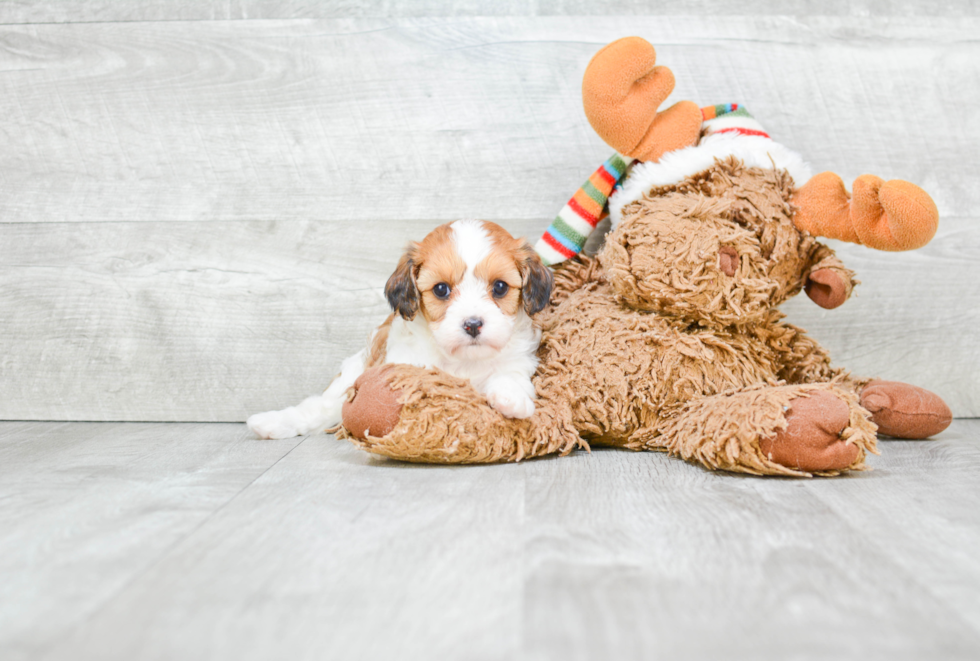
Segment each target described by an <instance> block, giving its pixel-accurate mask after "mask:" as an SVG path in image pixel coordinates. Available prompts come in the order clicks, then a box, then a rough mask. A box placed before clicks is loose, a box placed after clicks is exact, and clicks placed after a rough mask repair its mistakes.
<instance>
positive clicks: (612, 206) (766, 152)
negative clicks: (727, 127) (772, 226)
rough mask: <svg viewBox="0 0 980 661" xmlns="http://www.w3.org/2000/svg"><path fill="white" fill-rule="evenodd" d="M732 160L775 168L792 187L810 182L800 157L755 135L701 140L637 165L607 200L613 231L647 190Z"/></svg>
mask: <svg viewBox="0 0 980 661" xmlns="http://www.w3.org/2000/svg"><path fill="white" fill-rule="evenodd" d="M728 156H734V157H736V158H738V159H739V160H740V161H742V162H743V163H745V165H746V166H747V167H756V168H771V167H773V165H775V166H776V168H779V169H783V170H786V171H788V172H789V174H790V176H791V177H793V183H794V185H796V186H797V187H800V186H802V185H803V184H805V183H806V182H807V181H809V179H810V176H811V174H810V166H809V165H808V164H807V163H806V161H804V160H803V157H802V156H800V155H799V154H797V153H796V152H795V151H793V150H791V149H789V148H787V147H784V146H783V145H781V144H779V143H778V142H775V141H773V140H770V139H769V138H763V137H762V136H759V135H739V134H737V133H717V134H714V135H709V136H705V137H704V138H703V139H702V140H701V143H700V144H698V145H695V146H693V147H686V148H684V149H678V150H677V151H672V152H668V153H667V154H664V155H663V156H662V157H661V158H660V160H659V161H656V162H650V163H637V164H636V165H634V166H633V170H632V171H631V172H630V174H629V177H628V178H627V179H626V183H625V184H624V185H623V187H622V188H621V189H619V190H618V191H617V192H615V193H614V194H613V196H612V197H611V198H609V216H610V220H611V221H612V225H613V227H615V226H616V225H617V224H618V223H619V221H620V220H621V219H622V215H621V211H622V209H623V207H624V206H626V205H627V204H629V203H630V202H635V201H636V200H639V199H640V198H642V197H643V194H644V193H646V192H648V191H649V190H650V189H651V188H659V187H660V186H669V185H671V184H676V183H679V182H681V181H683V180H684V179H686V178H687V177H690V176H691V175H694V174H697V173H698V172H704V171H705V170H707V169H708V168H710V167H712V166H714V164H715V159H723V158H726V157H728Z"/></svg>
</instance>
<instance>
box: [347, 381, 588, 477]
mask: <svg viewBox="0 0 980 661" xmlns="http://www.w3.org/2000/svg"><path fill="white" fill-rule="evenodd" d="M536 403H537V408H536V410H535V411H534V414H533V415H531V417H529V418H526V419H513V418H506V417H504V416H503V415H501V414H500V413H499V412H498V411H495V410H494V409H493V408H492V407H491V406H490V405H489V403H488V402H487V399H486V397H484V396H483V395H482V394H480V393H479V392H477V391H476V390H475V389H474V388H473V387H472V385H470V383H469V381H467V380H465V379H460V378H457V377H454V376H451V375H449V374H447V373H445V372H443V371H441V370H437V369H424V368H420V367H413V366H410V365H384V366H382V367H377V368H372V369H369V370H367V371H366V372H364V374H362V375H361V376H360V378H358V379H357V382H356V383H355V384H354V386H353V388H352V389H351V392H350V394H349V400H348V402H347V403H346V404H344V408H343V426H342V427H341V429H340V430H339V431H338V432H337V436H338V437H339V438H347V439H349V440H350V441H351V442H353V443H354V444H355V445H357V446H359V447H360V448H362V449H364V450H367V451H368V452H373V453H375V454H380V455H383V456H386V457H390V458H392V459H400V460H402V461H413V462H420V463H439V464H481V463H495V462H502V461H520V460H521V459H526V458H529V457H537V456H543V455H547V454H554V453H561V454H567V453H569V452H571V451H572V450H573V449H575V448H576V447H584V448H587V447H588V446H587V445H586V444H585V442H584V441H582V440H581V439H580V438H579V435H578V432H577V431H576V430H575V428H574V427H573V426H572V424H571V412H570V410H569V409H568V407H567V406H563V405H562V404H561V402H551V401H548V400H546V399H543V398H539V399H538V400H537V402H536Z"/></svg>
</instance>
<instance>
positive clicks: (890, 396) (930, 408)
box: [861, 380, 953, 439]
mask: <svg viewBox="0 0 980 661" xmlns="http://www.w3.org/2000/svg"><path fill="white" fill-rule="evenodd" d="M861 406H863V407H864V408H866V409H868V410H869V411H871V420H872V421H874V423H875V424H877V425H878V433H879V434H882V435H885V436H891V437H893V438H910V439H923V438H929V437H930V436H934V435H936V434H938V433H939V432H941V431H943V430H944V429H946V428H947V427H949V424H950V423H951V422H952V421H953V413H952V411H950V410H949V407H948V406H947V405H946V402H944V401H943V400H942V399H941V398H940V397H939V395H936V394H935V393H932V392H929V391H928V390H926V389H925V388H919V387H918V386H913V385H909V384H908V383H900V382H898V381H880V380H874V381H872V382H870V383H869V384H868V385H866V386H865V387H864V389H863V390H862V391H861Z"/></svg>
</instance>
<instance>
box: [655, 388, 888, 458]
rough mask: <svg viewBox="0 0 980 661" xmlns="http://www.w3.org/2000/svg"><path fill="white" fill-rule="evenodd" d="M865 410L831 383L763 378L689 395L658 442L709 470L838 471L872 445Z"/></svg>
mask: <svg viewBox="0 0 980 661" xmlns="http://www.w3.org/2000/svg"><path fill="white" fill-rule="evenodd" d="M869 417H870V415H869V413H868V412H867V411H866V410H864V409H863V408H862V407H861V406H860V405H859V404H858V402H857V396H856V395H855V394H854V393H853V392H850V391H848V390H846V389H844V388H840V387H838V386H836V385H834V384H829V383H819V384H807V385H795V386H762V387H758V388H752V389H747V390H742V391H739V392H736V393H733V394H728V395H715V396H712V397H706V398H705V399H702V400H698V401H695V402H691V403H689V404H688V405H687V406H685V407H684V408H683V409H682V410H681V411H680V413H679V414H678V415H677V416H675V417H673V418H671V419H669V420H667V421H666V423H665V425H664V426H663V427H662V436H661V437H660V438H659V439H658V444H659V445H662V446H664V447H666V449H667V450H668V451H670V452H671V453H674V454H677V455H680V456H681V457H683V458H684V459H687V460H689V461H695V462H697V463H700V464H702V465H703V466H705V467H707V468H710V469H712V470H729V471H736V472H741V473H752V474H756V475H811V474H816V475H836V474H838V473H841V472H844V471H848V470H861V469H863V468H864V467H865V466H864V459H865V454H866V453H867V452H872V453H877V451H876V449H875V425H874V423H872V422H871V421H870V419H869ZM658 449H662V448H658Z"/></svg>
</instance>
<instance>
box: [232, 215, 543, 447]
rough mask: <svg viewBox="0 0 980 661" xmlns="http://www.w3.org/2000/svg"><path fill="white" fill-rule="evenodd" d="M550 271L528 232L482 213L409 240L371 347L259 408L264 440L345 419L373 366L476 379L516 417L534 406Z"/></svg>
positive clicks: (258, 429) (256, 427) (255, 425)
mask: <svg viewBox="0 0 980 661" xmlns="http://www.w3.org/2000/svg"><path fill="white" fill-rule="evenodd" d="M551 287H552V277H551V271H550V270H549V269H548V268H547V267H546V266H544V264H542V263H541V260H540V258H539V257H538V256H537V254H536V253H535V252H534V250H533V249H532V248H531V246H530V245H528V244H527V242H525V241H524V240H523V239H515V238H514V237H512V236H511V235H510V234H509V233H508V232H507V230H505V229H503V228H502V227H500V226H499V225H496V224H494V223H491V222H488V221H485V220H457V221H455V222H453V223H447V224H445V225H441V226H439V227H437V228H436V229H434V230H433V231H432V232H431V233H429V235H428V236H427V237H425V239H423V240H422V242H421V243H412V244H410V245H409V247H408V250H407V251H406V252H405V254H404V255H402V257H401V259H400V260H399V261H398V266H397V267H396V268H395V272H394V273H393V274H392V275H391V277H390V278H389V279H388V283H387V284H386V285H385V296H386V297H387V299H388V303H389V304H390V305H391V307H392V309H393V310H394V313H393V314H392V315H391V316H389V317H388V319H387V320H385V322H384V323H383V324H381V326H379V327H378V328H377V330H375V331H374V333H373V335H372V337H371V341H370V342H369V344H368V347H367V348H366V349H364V350H362V351H360V352H358V353H357V354H355V355H353V356H351V357H350V358H348V359H346V360H345V361H343V364H342V365H341V370H340V375H339V376H338V377H337V378H335V379H334V381H333V383H331V384H330V387H329V388H327V389H326V391H324V393H323V394H322V395H316V396H313V397H309V398H307V399H306V400H304V401H303V402H302V403H300V404H298V405H296V406H291V407H289V408H287V409H284V410H282V411H268V412H266V413H257V414H255V415H253V416H251V417H250V418H249V419H248V421H247V422H248V426H249V429H251V430H252V431H253V432H255V434H256V435H258V436H259V437H261V438H288V437H290V436H297V435H301V434H308V433H310V432H312V431H316V430H320V429H324V428H326V427H332V426H335V425H337V424H339V423H340V421H341V406H342V405H343V403H344V401H346V397H347V389H348V388H350V387H351V386H352V385H353V384H354V381H355V380H356V379H357V377H359V376H360V375H361V374H362V373H363V372H364V370H365V369H367V368H368V367H374V366H376V365H381V364H385V363H407V364H409V365H417V366H418V367H438V368H439V369H441V370H444V371H446V372H448V373H450V374H452V375H454V376H458V377H461V378H464V379H469V381H470V383H471V384H473V387H474V388H476V389H477V390H479V391H480V392H481V393H483V394H484V395H486V397H487V400H488V401H489V402H490V405H491V406H493V407H494V408H495V409H497V410H498V411H500V412H501V413H502V414H503V415H505V416H507V417H509V418H527V417H528V416H530V415H531V414H532V413H534V386H533V385H532V384H531V375H532V374H534V370H535V368H536V367H537V364H538V359H537V349H538V343H539V342H540V340H541V331H540V329H538V328H535V327H534V325H533V323H532V322H531V316H532V315H534V314H535V313H537V312H540V311H541V310H542V309H543V308H544V306H545V305H547V304H548V300H549V298H550V297H551Z"/></svg>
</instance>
